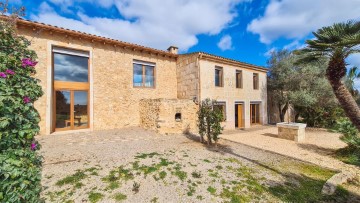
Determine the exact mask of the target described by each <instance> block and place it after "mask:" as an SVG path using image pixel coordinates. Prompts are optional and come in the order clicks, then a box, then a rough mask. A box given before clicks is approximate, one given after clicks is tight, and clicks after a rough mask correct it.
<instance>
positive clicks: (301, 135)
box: [276, 122, 306, 142]
mask: <svg viewBox="0 0 360 203" xmlns="http://www.w3.org/2000/svg"><path fill="white" fill-rule="evenodd" d="M276 126H277V128H278V137H279V138H282V139H288V140H294V141H296V142H301V141H304V140H305V128H306V124H304V123H287V122H283V123H277V124H276Z"/></svg>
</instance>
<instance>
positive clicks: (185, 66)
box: [176, 54, 200, 99]
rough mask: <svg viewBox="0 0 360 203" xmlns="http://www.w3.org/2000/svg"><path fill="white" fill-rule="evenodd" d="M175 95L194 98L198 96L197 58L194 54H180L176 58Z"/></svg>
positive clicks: (182, 97)
mask: <svg viewBox="0 0 360 203" xmlns="http://www.w3.org/2000/svg"><path fill="white" fill-rule="evenodd" d="M176 75H177V96H178V98H179V99H194V98H195V99H196V97H198V96H199V84H200V83H199V60H198V56H197V55H196V54H192V55H180V56H179V57H178V60H177V69H176Z"/></svg>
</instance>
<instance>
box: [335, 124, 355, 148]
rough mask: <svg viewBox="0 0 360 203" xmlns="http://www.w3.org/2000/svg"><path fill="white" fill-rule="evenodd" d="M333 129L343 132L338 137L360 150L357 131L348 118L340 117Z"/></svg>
mask: <svg viewBox="0 0 360 203" xmlns="http://www.w3.org/2000/svg"><path fill="white" fill-rule="evenodd" d="M334 131H336V132H339V133H341V134H343V135H342V136H341V137H340V139H341V140H342V141H344V142H345V143H346V144H348V145H349V146H350V147H352V148H357V149H359V150H360V136H359V131H358V130H357V128H356V127H355V126H354V125H353V124H352V122H351V121H350V120H349V119H348V118H340V119H339V120H338V121H337V123H336V125H335V127H334Z"/></svg>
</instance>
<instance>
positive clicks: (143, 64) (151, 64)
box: [132, 60, 156, 89]
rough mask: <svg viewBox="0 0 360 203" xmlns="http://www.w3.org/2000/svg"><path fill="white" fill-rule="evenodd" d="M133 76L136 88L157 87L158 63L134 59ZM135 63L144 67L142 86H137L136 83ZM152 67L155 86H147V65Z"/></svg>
mask: <svg viewBox="0 0 360 203" xmlns="http://www.w3.org/2000/svg"><path fill="white" fill-rule="evenodd" d="M132 64H133V71H132V73H133V77H132V83H133V87H134V88H146V89H155V88H156V64H155V63H152V62H145V61H139V60H133V63H132ZM134 64H137V65H141V67H142V75H141V76H142V85H141V86H135V83H134V76H135V75H134ZM148 66H150V67H152V68H153V86H151V87H147V86H145V83H146V67H148Z"/></svg>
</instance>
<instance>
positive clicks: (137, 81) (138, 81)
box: [133, 64, 143, 87]
mask: <svg viewBox="0 0 360 203" xmlns="http://www.w3.org/2000/svg"><path fill="white" fill-rule="evenodd" d="M133 80H134V86H135V87H140V86H142V83H143V79H142V65H140V64H134V78H133Z"/></svg>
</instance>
